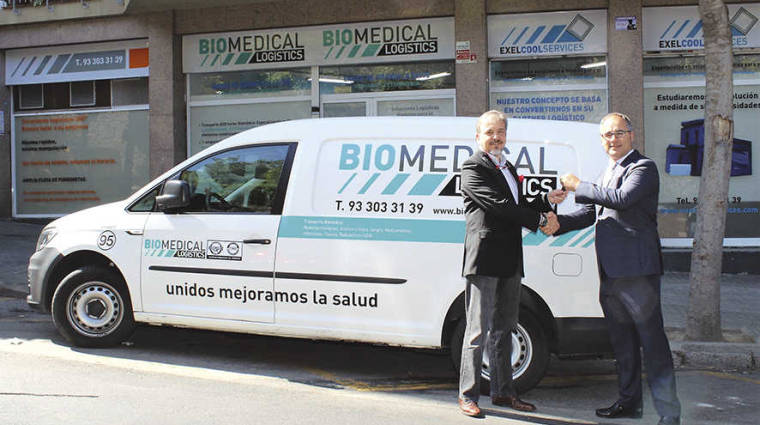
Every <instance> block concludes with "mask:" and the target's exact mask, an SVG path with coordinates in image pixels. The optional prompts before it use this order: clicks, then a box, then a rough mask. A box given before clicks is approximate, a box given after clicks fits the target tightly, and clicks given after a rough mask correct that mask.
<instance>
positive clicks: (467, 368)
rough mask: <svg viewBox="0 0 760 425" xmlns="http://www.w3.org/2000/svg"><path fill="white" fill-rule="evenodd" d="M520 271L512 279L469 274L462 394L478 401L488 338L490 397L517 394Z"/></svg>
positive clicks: (461, 369)
mask: <svg viewBox="0 0 760 425" xmlns="http://www.w3.org/2000/svg"><path fill="white" fill-rule="evenodd" d="M520 281H521V276H520V271H519V270H518V271H517V272H516V273H515V275H514V276H512V277H509V278H504V277H494V276H477V275H469V276H467V286H466V288H465V308H466V312H465V314H466V319H467V326H466V328H465V331H464V341H463V342H462V362H461V367H460V371H459V397H460V398H463V399H465V400H472V401H475V402H477V401H478V399H479V397H480V374H481V369H482V365H483V343H484V342H485V340H486V338H485V337H486V335H487V336H488V337H487V338H488V339H487V347H488V367H489V372H490V378H491V397H497V396H498V397H506V396H516V395H517V394H516V393H515V390H514V387H513V385H512V359H511V357H512V330H513V329H514V328H515V326H516V325H517V317H518V312H519V308H520Z"/></svg>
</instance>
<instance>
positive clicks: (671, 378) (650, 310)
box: [555, 112, 681, 425]
mask: <svg viewBox="0 0 760 425" xmlns="http://www.w3.org/2000/svg"><path fill="white" fill-rule="evenodd" d="M600 128H601V136H602V139H601V141H602V147H603V148H604V150H605V151H606V152H607V155H608V156H609V158H610V163H609V166H608V168H607V170H606V171H605V173H604V176H603V177H602V178H600V179H599V180H598V181H597V182H596V183H590V182H585V181H580V179H578V177H576V176H574V175H572V174H566V175H564V176H562V178H561V179H560V181H561V182H562V185H563V187H564V188H565V189H566V190H569V191H574V192H575V202H576V203H579V204H584V206H583V207H582V208H581V209H579V210H576V211H575V212H573V213H570V214H567V215H560V216H558V221H559V231H558V232H556V233H555V234H561V233H565V232H569V231H571V230H576V229H581V228H584V227H587V226H590V225H592V224H594V223H596V255H597V262H598V265H599V276H600V280H601V284H600V287H599V302H600V303H601V305H602V310H603V311H604V317H605V320H606V322H607V327H608V329H609V334H610V341H611V342H612V347H613V349H614V350H615V359H616V360H617V369H618V391H619V395H618V400H617V401H616V402H615V403H614V404H613V405H612V406H610V407H606V408H601V409H597V410H596V415H597V416H600V417H603V418H620V417H631V418H640V417H641V414H642V396H641V354H640V350H639V347H641V348H643V351H644V363H645V364H646V370H647V381H648V382H649V388H650V389H651V391H652V398H653V399H654V406H655V409H656V410H657V413H658V414H659V415H660V422H659V423H660V424H661V425H673V424H679V423H680V415H681V405H680V403H679V401H678V396H677V395H676V381H675V375H674V372H673V358H672V355H671V353H670V345H669V343H668V338H667V336H666V335H665V331H664V329H663V324H662V310H661V306H660V275H661V274H662V252H661V249H660V237H659V235H658V233H657V198H658V194H659V190H660V177H659V174H658V173H657V166H656V165H655V163H654V162H653V161H652V160H651V159H649V158H647V157H645V156H643V155H641V154H640V153H639V152H638V151H637V150H635V149H633V137H634V134H633V127H632V125H631V120H630V119H629V118H628V117H627V116H625V115H623V114H620V113H616V112H615V113H611V114H608V115H606V116H605V117H604V118H602V121H601V124H600ZM597 209H598V211H597Z"/></svg>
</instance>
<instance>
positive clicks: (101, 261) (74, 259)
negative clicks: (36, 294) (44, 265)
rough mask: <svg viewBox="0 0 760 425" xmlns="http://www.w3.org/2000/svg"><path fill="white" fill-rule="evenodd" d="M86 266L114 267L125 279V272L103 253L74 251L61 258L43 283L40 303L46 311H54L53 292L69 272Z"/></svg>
mask: <svg viewBox="0 0 760 425" xmlns="http://www.w3.org/2000/svg"><path fill="white" fill-rule="evenodd" d="M85 266H100V267H106V268H109V269H112V270H113V271H114V272H115V273H117V274H118V275H119V276H120V277H121V279H122V280H124V274H123V273H122V272H121V270H120V269H119V268H118V267H117V266H116V265H115V264H114V263H113V262H112V261H111V260H110V259H109V258H108V257H106V256H104V255H103V254H100V253H98V252H95V251H88V250H84V251H76V252H73V253H71V254H69V255H67V256H65V257H63V258H61V259H60V261H58V262H57V263H56V264H55V266H54V268H53V269H52V270H51V271H50V273H49V274H48V276H47V279H46V281H45V283H44V285H43V292H42V300H41V301H42V302H41V303H40V305H42V306H44V309H45V311H47V312H50V311H52V304H53V294H54V293H55V290H56V289H58V286H59V285H60V284H61V281H62V280H63V279H64V278H65V277H66V276H68V275H69V273H71V272H73V271H74V270H77V269H79V268H81V267H85Z"/></svg>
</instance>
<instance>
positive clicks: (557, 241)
mask: <svg viewBox="0 0 760 425" xmlns="http://www.w3.org/2000/svg"><path fill="white" fill-rule="evenodd" d="M578 232H579V230H573V231H572V232H567V233H565V234H564V235H560V236H557V237H556V238H554V241H552V243H551V244H549V246H565V244H566V243H568V242H570V239H572V238H573V236H575V235H577V234H578Z"/></svg>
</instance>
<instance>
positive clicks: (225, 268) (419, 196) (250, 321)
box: [27, 117, 609, 391]
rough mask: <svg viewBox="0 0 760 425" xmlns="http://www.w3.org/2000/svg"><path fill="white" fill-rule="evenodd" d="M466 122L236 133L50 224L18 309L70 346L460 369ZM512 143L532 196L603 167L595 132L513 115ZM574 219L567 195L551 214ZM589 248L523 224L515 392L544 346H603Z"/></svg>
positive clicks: (532, 377) (326, 122)
mask: <svg viewBox="0 0 760 425" xmlns="http://www.w3.org/2000/svg"><path fill="white" fill-rule="evenodd" d="M475 121H476V120H475V118H453V117H451V118H396V117H393V118H338V119H309V120H300V121H288V122H282V123H277V124H272V125H267V126H263V127H258V128H255V129H251V130H248V131H244V132H242V133H240V134H237V135H235V136H232V137H230V138H228V139H226V140H223V141H221V142H219V143H217V144H215V145H213V146H212V147H210V148H208V149H206V150H204V151H203V152H200V153H198V154H197V155H194V156H193V157H191V158H189V159H187V160H186V161H184V162H182V163H181V164H179V165H177V166H176V167H174V168H172V169H171V170H169V171H167V172H166V173H164V174H162V175H161V176H160V177H158V178H157V179H155V180H153V181H152V182H150V183H149V184H148V185H147V186H145V187H144V188H142V189H141V190H139V191H137V192H136V193H135V194H134V195H132V196H131V197H129V198H128V199H126V200H123V201H120V202H115V203H111V204H107V205H102V206H98V207H94V208H90V209H86V210H83V211H79V212H77V213H74V214H70V215H68V216H65V217H62V218H60V219H57V220H55V221H53V222H52V223H50V224H49V225H48V226H47V227H45V229H43V231H42V233H41V234H40V238H39V241H38V243H37V251H36V253H35V254H34V255H33V256H32V257H31V259H30V262H29V273H28V274H29V282H30V295H29V296H28V298H27V301H28V302H29V304H30V305H33V306H36V307H38V308H40V309H42V310H44V311H52V315H53V319H54V322H55V325H56V327H57V328H58V330H59V331H60V332H61V334H62V335H63V336H64V337H66V339H68V340H69V341H70V342H71V343H73V344H74V345H78V346H90V347H95V346H107V345H112V344H117V343H119V342H120V341H122V340H124V339H126V338H128V337H129V336H130V334H131V333H132V331H133V330H134V328H135V323H136V322H141V323H148V324H154V325H176V326H182V327H192V328H199V329H213V330H220V331H231V332H245V333H255V334H266V335H278V336H288V337H298V338H313V339H333V340H347V341H361V342H369V343H375V344H390V345H401V346H408V347H426V348H444V347H450V348H451V353H452V357H453V360H454V364H455V365H457V366H458V364H459V352H460V351H461V345H462V339H463V332H464V327H463V323H464V320H463V319H464V296H463V291H464V279H463V278H462V277H461V267H462V251H463V241H464V216H463V203H462V198H461V195H460V193H459V172H460V167H461V164H462V163H463V162H464V160H465V159H467V158H468V157H469V156H470V155H471V154H472V153H473V151H474V149H476V145H475ZM507 140H508V141H507V146H506V149H507V150H508V152H507V153H508V157H509V159H510V160H511V161H512V162H513V163H514V164H515V165H516V167H517V169H518V172H519V173H520V174H522V175H523V176H524V178H521V179H520V180H521V182H522V185H523V188H524V190H525V192H526V193H527V194H528V195H537V194H539V193H541V192H545V191H548V190H551V189H552V188H554V187H556V186H557V182H558V177H559V175H560V174H562V173H565V172H573V173H576V174H578V175H580V176H584V177H594V176H597V175H599V174H600V173H601V172H602V170H603V167H604V166H605V165H606V164H607V159H606V157H605V156H604V152H603V150H602V149H601V147H600V146H599V142H598V140H599V135H598V126H597V125H592V124H581V123H569V122H549V121H531V120H517V119H513V120H510V122H509V128H508V134H507ZM573 209H575V205H574V201H573V199H572V197H571V196H570V197H568V200H566V201H565V202H564V203H563V204H561V205H560V206H559V211H560V212H563V211H571V210H573ZM593 241H594V231H593V228H589V229H584V230H581V231H577V232H572V233H569V234H566V235H563V236H560V237H556V238H555V237H546V236H544V235H543V234H542V233H540V232H537V233H530V232H528V231H527V230H524V237H523V244H524V246H525V278H524V279H523V285H524V289H523V291H522V300H521V306H522V308H521V313H520V320H519V326H518V328H517V330H516V332H515V333H514V334H513V344H514V347H515V349H514V350H513V355H512V363H513V367H514V374H515V378H516V384H517V386H518V388H519V389H520V390H521V391H525V390H527V389H529V388H532V387H533V386H535V385H536V384H537V383H538V381H539V380H540V379H541V377H542V376H543V374H544V371H545V368H546V365H547V362H548V358H549V353H550V352H554V353H557V354H559V355H569V354H581V353H584V354H586V353H597V352H602V351H604V352H607V351H608V350H609V343H608V340H607V333H606V328H605V326H604V323H603V319H602V311H601V308H600V307H599V303H598V295H597V291H598V287H599V283H598V282H599V278H598V275H597V265H596V255H595V252H594V244H593ZM485 358H487V356H486V357H485ZM484 374H485V377H486V378H487V377H488V367H487V365H485V367H484Z"/></svg>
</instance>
